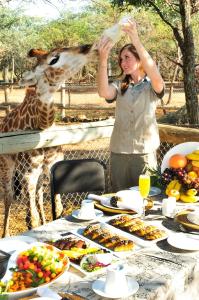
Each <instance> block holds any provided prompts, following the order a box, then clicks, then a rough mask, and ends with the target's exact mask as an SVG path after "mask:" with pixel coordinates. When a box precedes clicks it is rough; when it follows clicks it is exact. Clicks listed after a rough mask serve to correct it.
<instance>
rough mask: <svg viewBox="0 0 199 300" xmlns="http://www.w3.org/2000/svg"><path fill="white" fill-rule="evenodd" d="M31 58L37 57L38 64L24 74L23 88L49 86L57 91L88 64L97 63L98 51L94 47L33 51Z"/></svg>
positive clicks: (30, 54) (29, 54)
mask: <svg viewBox="0 0 199 300" xmlns="http://www.w3.org/2000/svg"><path fill="white" fill-rule="evenodd" d="M28 56H29V57H36V59H37V64H36V66H35V68H34V69H33V70H31V71H27V72H25V73H24V74H23V77H22V79H21V80H20V81H19V84H20V85H21V86H32V85H38V87H39V86H44V85H45V86H49V88H50V87H52V89H53V90H54V91H55V90H57V89H59V87H60V85H61V84H62V83H64V82H65V80H67V79H68V78H70V77H72V76H73V75H74V74H76V73H77V72H78V71H79V70H80V69H81V68H82V67H83V66H84V65H85V64H86V63H88V62H92V61H95V59H96V57H97V51H96V48H95V46H93V45H83V46H78V47H71V48H57V49H54V50H52V51H50V52H47V51H44V50H38V49H31V50H30V51H29V53H28Z"/></svg>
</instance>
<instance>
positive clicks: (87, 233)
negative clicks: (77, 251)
mask: <svg viewBox="0 0 199 300" xmlns="http://www.w3.org/2000/svg"><path fill="white" fill-rule="evenodd" d="M98 228H99V225H88V226H87V227H86V229H85V230H84V232H83V235H84V236H89V235H90V234H91V232H92V231H93V230H95V229H98Z"/></svg>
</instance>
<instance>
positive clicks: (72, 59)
mask: <svg viewBox="0 0 199 300" xmlns="http://www.w3.org/2000/svg"><path fill="white" fill-rule="evenodd" d="M96 54H97V51H96V48H95V47H94V46H92V45H83V46H77V47H71V48H57V49H54V50H52V51H50V52H47V51H43V50H38V49H31V50H30V51H29V53H28V56H29V57H34V58H36V60H37V63H36V66H35V67H34V68H33V69H32V70H30V71H26V72H25V73H24V74H23V76H22V79H21V80H20V82H19V84H20V85H21V86H25V87H26V88H27V91H26V95H25V98H24V100H23V102H22V103H21V104H20V105H19V106H17V107H16V108H15V109H13V110H12V111H11V112H10V113H9V114H8V115H7V116H6V117H5V118H4V119H3V121H2V123H1V124H0V132H11V131H19V130H30V129H40V130H43V129H46V128H48V127H50V126H51V125H52V124H53V121H54V114H55V111H54V102H53V95H54V93H55V92H56V91H57V90H58V89H59V88H60V86H61V85H62V84H63V83H64V82H65V80H66V79H68V78H71V77H72V76H73V75H74V74H75V73H77V72H78V71H79V70H80V69H81V68H82V67H83V66H84V65H85V64H86V63H88V62H90V61H95V58H96ZM62 158H63V154H62V153H61V151H60V147H56V151H53V149H50V148H48V149H45V150H44V149H35V150H31V151H25V152H20V153H17V154H2V155H0V196H1V197H3V200H4V207H5V213H4V225H3V226H4V229H3V237H4V236H8V235H9V214H10V207H11V204H12V201H13V199H14V190H13V178H14V174H15V170H16V169H17V168H18V167H20V166H21V165H23V171H22V173H23V174H22V181H21V186H22V188H23V193H24V195H25V199H26V200H27V201H29V206H30V207H29V208H28V212H27V219H28V218H30V221H31V227H36V226H38V225H40V224H39V222H40V219H41V223H42V224H43V223H45V215H44V211H43V203H42V200H39V203H38V207H39V211H38V209H37V204H36V198H37V197H36V194H37V195H38V198H39V199H41V198H42V191H41V186H40V182H39V180H38V179H39V176H40V175H41V174H42V172H43V171H44V169H45V168H46V166H47V163H49V168H50V167H51V165H52V164H53V163H54V162H55V161H57V160H60V159H62ZM27 161H28V164H27ZM36 191H37V193H36ZM59 209H60V210H62V205H61V203H59Z"/></svg>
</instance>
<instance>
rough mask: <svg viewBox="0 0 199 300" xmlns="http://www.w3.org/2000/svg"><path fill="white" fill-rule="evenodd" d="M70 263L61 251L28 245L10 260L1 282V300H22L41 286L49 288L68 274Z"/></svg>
mask: <svg viewBox="0 0 199 300" xmlns="http://www.w3.org/2000/svg"><path fill="white" fill-rule="evenodd" d="M68 268H69V259H68V257H67V256H66V255H65V254H64V253H63V252H62V251H61V250H59V249H57V248H56V247H54V246H52V245H48V244H45V243H39V242H38V243H33V244H29V245H27V246H26V247H25V248H24V250H23V251H16V252H15V253H13V254H12V255H11V257H10V259H9V262H8V266H7V270H6V273H5V275H4V277H3V278H2V279H1V281H0V298H1V296H2V295H5V296H8V299H19V298H22V297H25V296H29V295H31V294H34V293H35V292H36V290H37V288H38V287H39V286H48V285H50V284H52V283H54V282H55V281H56V280H58V279H60V277H61V276H62V275H63V274H64V273H65V272H66V271H67V270H68Z"/></svg>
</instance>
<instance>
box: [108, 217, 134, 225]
mask: <svg viewBox="0 0 199 300" xmlns="http://www.w3.org/2000/svg"><path fill="white" fill-rule="evenodd" d="M129 220H132V218H131V217H130V216H119V217H117V218H115V219H112V220H110V222H109V223H110V224H111V225H114V226H115V225H118V226H119V225H120V224H122V223H125V222H127V221H129Z"/></svg>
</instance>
